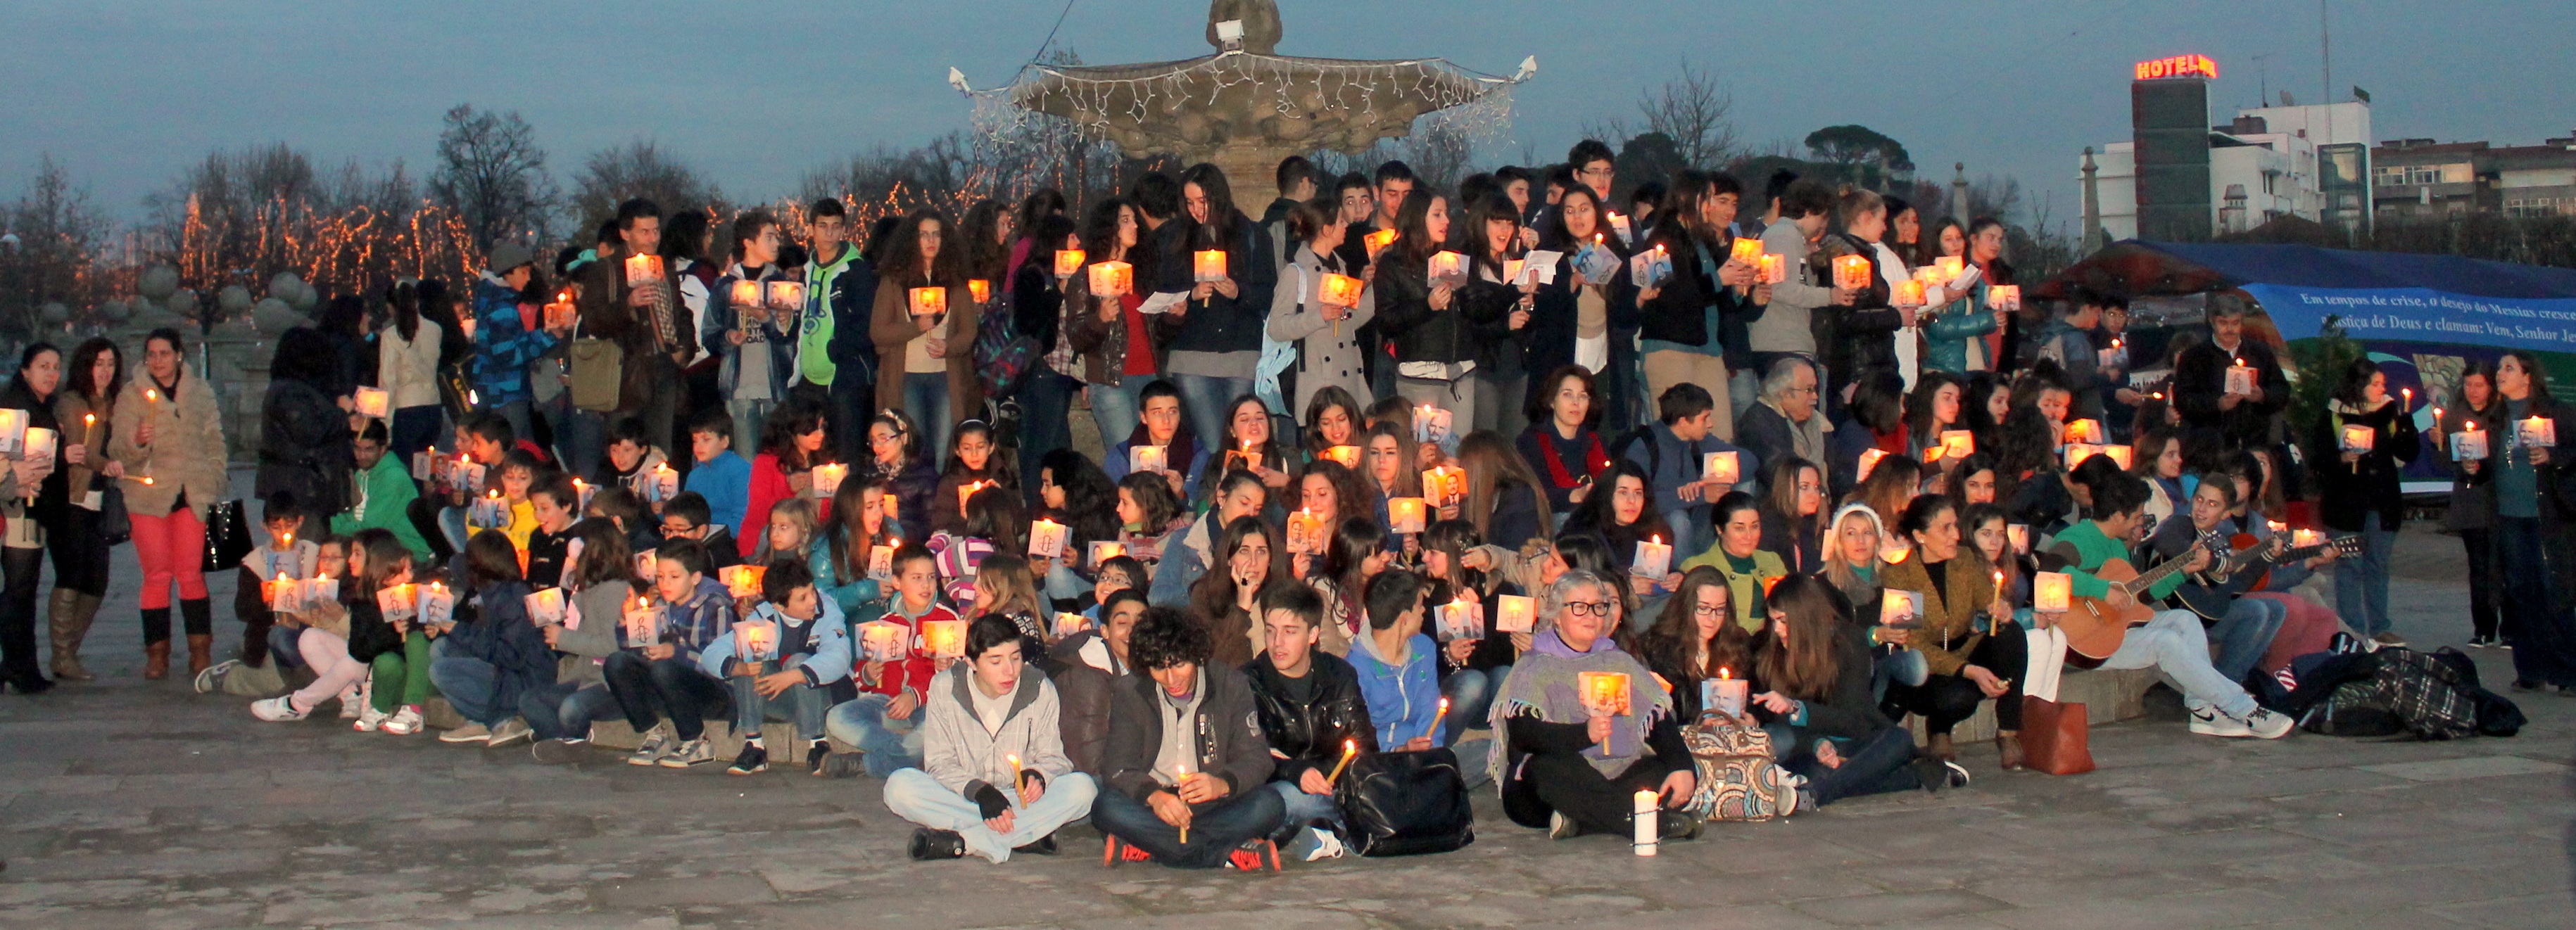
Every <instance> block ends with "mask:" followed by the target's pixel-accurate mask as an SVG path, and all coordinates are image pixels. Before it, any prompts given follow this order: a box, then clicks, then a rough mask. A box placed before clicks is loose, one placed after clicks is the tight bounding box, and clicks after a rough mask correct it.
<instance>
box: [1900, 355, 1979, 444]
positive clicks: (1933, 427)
mask: <svg viewBox="0 0 2576 930" xmlns="http://www.w3.org/2000/svg"><path fill="white" fill-rule="evenodd" d="M1967 396H1968V388H1967V383H1966V382H1965V381H1962V380H1961V379H1960V377H1959V376H1958V375H1954V374H1951V373H1949V372H1946V371H1941V370H1938V369H1929V368H1927V369H1925V370H1924V371H1923V372H1922V373H1921V374H1918V375H1916V376H1915V377H1914V388H1913V389H1912V390H1909V391H1907V392H1906V393H1905V397H1904V407H1905V409H1904V416H1905V437H1906V446H1907V447H1906V448H1903V449H1897V450H1894V451H1898V452H1903V453H1905V454H1907V455H1922V454H1923V450H1925V449H1930V448H1935V447H1939V448H1940V449H1941V455H1940V457H1939V460H1938V461H1939V464H1940V465H1941V466H1943V467H1944V468H1945V469H1946V468H1948V467H1951V466H1955V465H1957V464H1958V460H1959V459H1962V458H1965V457H1966V456H1964V455H1954V454H1952V453H1953V450H1951V449H1950V448H1949V447H1948V446H1946V445H1944V444H1943V438H1944V437H1943V436H1942V434H1944V433H1952V432H1960V431H1965V430H1967V429H1968V424H1967V419H1966V417H1967V410H1966V409H1965V408H1966V402H1967ZM1971 435H1972V436H1973V434H1971ZM1968 445H1969V447H1970V451H1971V452H1973V451H1974V448H1975V445H1976V440H1975V439H1974V438H1971V439H1969V440H1968ZM1927 464H1930V463H1929V462H1927Z"/></svg>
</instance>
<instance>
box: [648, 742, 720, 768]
mask: <svg viewBox="0 0 2576 930" xmlns="http://www.w3.org/2000/svg"><path fill="white" fill-rule="evenodd" d="M715 760H716V744H715V742H714V741H713V740H709V739H707V738H706V737H703V736H701V737H698V738H697V739H693V740H689V741H687V742H683V743H677V744H673V745H672V747H671V751H670V752H666V753H663V754H662V758H661V761H660V763H659V764H660V765H661V766H662V767H663V768H666V769H684V768H688V767H689V766H692V765H698V764H702V763H707V762H713V761H715Z"/></svg>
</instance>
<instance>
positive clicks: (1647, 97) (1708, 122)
mask: <svg viewBox="0 0 2576 930" xmlns="http://www.w3.org/2000/svg"><path fill="white" fill-rule="evenodd" d="M1734 110H1735V95H1734V94H1731V93H1728V92H1727V90H1726V87H1725V85H1723V84H1721V83H1719V81H1718V77H1717V75H1716V73H1714V72H1712V71H1710V70H1709V69H1707V68H1703V67H1701V66H1698V65H1694V64H1692V63H1690V62H1689V61H1683V62H1682V64H1681V75H1680V76H1678V77H1675V78H1673V79H1672V80H1669V81H1665V82H1664V85H1663V86H1662V87H1659V88H1655V89H1652V90H1648V91H1646V92H1645V93H1643V94H1640V95H1639V96H1638V97H1637V113H1638V115H1639V117H1640V120H1639V122H1638V123H1636V124H1631V123H1630V122H1628V120H1626V119H1625V118H1621V117H1613V118H1611V119H1610V120H1608V121H1606V122H1601V123H1587V124H1585V125H1584V128H1583V133H1584V135H1585V136H1588V137H1590V138H1595V139H1600V140H1602V141H1605V142H1609V143H1611V144H1612V145H1613V146H1616V145H1617V144H1618V143H1619V142H1621V141H1624V140H1626V139H1628V138H1630V137H1632V136H1638V135H1643V134H1645V133H1662V134H1664V135H1665V136H1668V137H1670V138H1671V139H1672V144H1673V149H1674V151H1675V152H1676V153H1677V154H1679V155H1680V157H1681V158H1682V159H1683V160H1684V161H1685V162H1687V163H1688V164H1691V165H1696V166H1700V167H1711V166H1715V165H1718V164H1721V163H1723V162H1725V161H1726V160H1727V159H1728V157H1729V156H1731V155H1733V154H1734V152H1735V145H1736V133H1735V121H1734V120H1733V119H1731V118H1730V114H1732V113H1733V112H1734Z"/></svg>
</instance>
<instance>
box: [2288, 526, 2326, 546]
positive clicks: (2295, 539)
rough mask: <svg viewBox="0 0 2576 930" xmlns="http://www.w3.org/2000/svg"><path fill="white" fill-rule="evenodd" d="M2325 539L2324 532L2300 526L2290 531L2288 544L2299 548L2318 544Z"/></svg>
mask: <svg viewBox="0 0 2576 930" xmlns="http://www.w3.org/2000/svg"><path fill="white" fill-rule="evenodd" d="M2325 541H2326V534H2325V533H2323V532H2321V531H2318V530H2312V529H2307V528H2304V527H2302V528H2300V529H2295V530H2291V531H2290V545H2292V546H2295V547H2298V548H2301V549H2304V548H2307V547H2309V546H2314V545H2320V544H2322V543H2324V542H2325Z"/></svg>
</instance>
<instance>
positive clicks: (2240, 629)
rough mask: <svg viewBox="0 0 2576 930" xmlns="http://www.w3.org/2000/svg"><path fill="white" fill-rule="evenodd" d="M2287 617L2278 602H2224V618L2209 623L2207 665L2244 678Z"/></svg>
mask: <svg viewBox="0 0 2576 930" xmlns="http://www.w3.org/2000/svg"><path fill="white" fill-rule="evenodd" d="M2335 583H2336V584H2337V585H2338V586H2339V585H2341V584H2342V583H2343V582H2342V580H2341V579H2337V580H2336V582H2335ZM2338 590H2340V588H2338ZM2289 619H2290V608H2289V606H2288V605H2286V604H2283V603H2281V602H2279V601H2275V600H2271V599H2269V598H2260V597H2240V598H2237V599H2236V603H2234V604H2230V605H2228V608H2227V616H2226V618H2224V619H2221V620H2219V621H2218V622H2217V623H2213V624H2210V627H2209V648H2210V651H2211V652H2212V653H2213V655H2212V656H2211V657H2210V662H2209V664H2210V666H2211V667H2212V668H2216V669H2218V673H2219V674H2221V675H2225V676H2227V680H2229V681H2244V680H2245V673H2247V672H2250V671H2253V670H2254V663H2255V662H2257V661H2260V660H2261V659H2262V658H2263V651H2264V650H2266V649H2270V648H2272V637H2274V636H2278V635H2280V633H2281V624H2283V623H2285V622H2288V621H2289Z"/></svg>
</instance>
